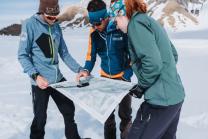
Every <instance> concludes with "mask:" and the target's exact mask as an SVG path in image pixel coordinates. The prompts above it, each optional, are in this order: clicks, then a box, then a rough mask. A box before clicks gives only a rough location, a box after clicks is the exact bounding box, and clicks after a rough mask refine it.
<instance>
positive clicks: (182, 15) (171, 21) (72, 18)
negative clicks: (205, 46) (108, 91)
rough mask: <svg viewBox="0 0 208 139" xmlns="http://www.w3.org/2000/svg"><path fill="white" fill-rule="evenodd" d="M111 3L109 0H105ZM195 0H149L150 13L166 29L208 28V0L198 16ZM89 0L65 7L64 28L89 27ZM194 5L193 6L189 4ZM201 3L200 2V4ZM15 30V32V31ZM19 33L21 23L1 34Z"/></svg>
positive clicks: (60, 16) (203, 2) (62, 20)
mask: <svg viewBox="0 0 208 139" xmlns="http://www.w3.org/2000/svg"><path fill="white" fill-rule="evenodd" d="M105 1H106V3H107V5H109V2H110V1H109V0H105ZM193 1H194V2H195V3H197V4H198V3H199V2H200V1H199V0H148V1H147V2H148V5H149V15H151V16H152V17H153V18H155V19H156V20H158V21H159V22H160V23H161V24H162V25H163V26H164V27H165V28H166V29H168V30H171V31H179V32H180V31H182V30H190V29H191V30H194V29H195V30H199V29H203V28H207V24H208V20H207V17H208V1H205V0H202V1H201V2H200V3H202V4H201V5H202V6H201V8H200V13H199V14H198V15H197V16H196V15H195V14H192V13H191V11H193V9H194V7H193ZM88 2H89V0H82V1H81V2H80V3H79V4H77V5H71V6H69V7H65V9H64V10H63V11H62V12H61V14H60V15H59V20H60V21H61V22H62V23H61V26H62V28H63V29H65V28H67V27H72V28H74V27H88V26H89V21H88V18H87V11H86V6H87V4H88ZM189 5H192V6H189ZM198 5H199V4H198ZM13 31H15V32H13ZM2 34H4V35H19V34H20V25H18V26H9V27H7V28H4V29H2V30H0V35H2Z"/></svg>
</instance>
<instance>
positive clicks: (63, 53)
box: [58, 29, 83, 73]
mask: <svg viewBox="0 0 208 139" xmlns="http://www.w3.org/2000/svg"><path fill="white" fill-rule="evenodd" d="M60 30H61V29H60ZM58 51H59V55H60V57H61V59H62V60H63V62H64V63H65V64H66V65H67V67H69V68H70V69H71V70H72V71H73V72H75V73H78V72H80V70H82V69H83V68H82V67H81V66H80V65H79V64H78V63H77V61H76V60H75V59H74V58H73V57H72V56H71V54H70V53H69V51H68V49H67V46H66V43H65V41H64V39H63V34H62V32H61V40H60V46H59V50H58Z"/></svg>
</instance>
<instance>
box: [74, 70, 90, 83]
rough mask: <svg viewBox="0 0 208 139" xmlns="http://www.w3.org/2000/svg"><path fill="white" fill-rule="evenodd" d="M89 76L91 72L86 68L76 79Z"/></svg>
mask: <svg viewBox="0 0 208 139" xmlns="http://www.w3.org/2000/svg"><path fill="white" fill-rule="evenodd" d="M87 76H89V72H88V71H86V70H82V71H80V72H79V73H78V74H77V77H76V81H77V82H79V81H80V78H81V77H87Z"/></svg>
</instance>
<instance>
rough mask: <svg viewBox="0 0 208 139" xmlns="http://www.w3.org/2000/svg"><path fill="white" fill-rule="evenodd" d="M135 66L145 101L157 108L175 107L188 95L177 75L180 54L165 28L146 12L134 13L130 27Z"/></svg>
mask: <svg viewBox="0 0 208 139" xmlns="http://www.w3.org/2000/svg"><path fill="white" fill-rule="evenodd" d="M128 37H129V46H128V47H129V51H130V56H131V64H132V68H133V71H134V73H135V74H136V76H137V79H138V85H139V86H140V87H142V88H145V89H146V91H145V94H144V99H145V100H146V101H147V102H148V103H150V104H154V105H161V106H169V105H175V104H178V103H180V102H182V101H183V100H184V97H185V93H184V88H183V85H182V82H181V79H180V77H179V75H178V73H177V69H176V63H177V61H178V54H177V51H176V49H175V47H174V46H173V44H172V43H171V41H170V40H169V38H168V35H167V33H166V32H165V30H164V29H163V28H162V26H161V25H160V24H159V23H158V22H157V21H155V20H154V19H153V18H151V17H149V16H148V15H146V14H143V13H138V12H136V13H134V14H133V16H132V18H131V19H130V23H129V25H128Z"/></svg>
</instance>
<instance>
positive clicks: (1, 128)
mask: <svg viewBox="0 0 208 139" xmlns="http://www.w3.org/2000/svg"><path fill="white" fill-rule="evenodd" d="M203 31H204V33H202V32H201V31H198V32H197V34H195V35H197V36H195V37H194V36H193V35H194V34H192V35H189V34H187V33H186V32H184V33H179V34H175V35H174V34H171V36H172V37H171V38H172V42H173V43H174V44H175V46H176V48H177V50H178V53H179V62H178V65H177V66H178V72H179V74H180V75H181V78H182V81H183V84H184V86H185V90H186V99H185V102H184V105H183V109H182V113H181V119H180V122H179V127H178V132H177V139H208V132H207V131H208V108H207V106H208V101H207V98H208V94H207V83H208V72H207V71H208V64H207V60H208V38H207V37H206V35H207V34H208V31H207V29H206V30H203ZM63 33H64V37H65V40H66V43H67V45H68V48H69V51H70V53H71V54H72V56H73V57H74V58H75V59H76V60H77V61H78V62H79V63H80V64H81V65H84V62H85V57H86V52H87V47H88V46H87V44H88V33H89V28H86V29H75V30H72V29H67V30H65V31H63ZM178 35H180V37H177V36H178ZM18 41H19V37H11V36H0V48H1V51H0V79H1V80H0V90H1V91H0V139H28V138H29V132H30V125H31V121H32V118H33V111H32V96H31V95H30V82H29V78H28V76H27V75H26V74H23V73H22V69H21V67H20V65H19V63H18V61H17V49H18ZM60 61H61V60H60ZM99 63H100V60H99V58H98V57H97V62H96V65H95V68H94V70H93V72H92V74H93V75H95V76H99V74H98V71H99ZM60 68H61V71H62V73H63V74H64V75H65V77H66V78H67V79H68V80H75V74H74V73H72V72H71V71H70V70H69V69H68V68H67V67H66V66H65V65H64V64H63V63H62V62H61V64H60ZM136 81H137V79H136V78H135V76H134V77H133V82H134V83H136ZM142 101H143V100H138V99H133V103H132V107H133V114H132V115H133V119H134V118H135V115H136V112H137V110H138V108H139V105H140V104H141V103H142ZM115 113H117V111H116V112H115ZM116 115H117V114H116ZM75 120H76V122H77V124H78V129H79V133H80V135H81V136H82V137H91V138H92V139H103V125H102V124H101V123H100V122H99V121H98V120H96V119H95V118H93V117H92V116H91V115H89V114H88V113H87V112H85V111H84V110H83V109H82V108H80V107H79V106H78V105H76V116H75ZM116 121H117V127H118V125H119V124H118V123H119V121H120V120H119V118H118V116H116ZM63 123H64V122H63V118H62V116H61V114H60V112H59V111H58V109H57V107H56V105H55V104H54V102H53V101H52V99H51V100H50V102H49V107H48V117H47V124H46V128H45V129H46V135H45V139H65V137H64V124H63ZM117 129H119V128H117ZM117 131H118V130H117ZM117 137H118V139H119V132H117Z"/></svg>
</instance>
